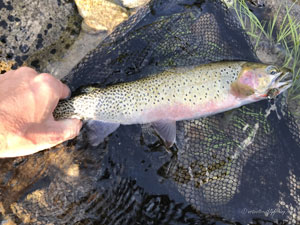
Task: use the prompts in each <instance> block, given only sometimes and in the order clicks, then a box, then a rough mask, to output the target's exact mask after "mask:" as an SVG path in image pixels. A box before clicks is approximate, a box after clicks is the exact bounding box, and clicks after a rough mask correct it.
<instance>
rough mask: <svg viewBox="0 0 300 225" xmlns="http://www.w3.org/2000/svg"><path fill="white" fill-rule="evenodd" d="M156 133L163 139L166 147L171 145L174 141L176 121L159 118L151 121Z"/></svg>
mask: <svg viewBox="0 0 300 225" xmlns="http://www.w3.org/2000/svg"><path fill="white" fill-rule="evenodd" d="M151 125H152V126H153V127H154V129H155V130H156V132H157V133H158V135H159V136H160V137H161V138H162V139H163V141H164V142H165V144H166V146H167V147H172V145H173V144H174V143H175V141H176V121H170V120H160V121H156V122H152V123H151Z"/></svg>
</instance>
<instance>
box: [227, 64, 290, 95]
mask: <svg viewBox="0 0 300 225" xmlns="http://www.w3.org/2000/svg"><path fill="white" fill-rule="evenodd" d="M292 80H293V75H292V73H291V71H290V70H289V69H287V68H283V69H278V68H277V67H276V66H273V65H266V64H261V63H249V62H247V63H245V64H243V65H242V69H241V72H240V74H239V75H238V78H237V80H236V81H234V82H233V83H232V84H231V93H232V94H233V95H235V96H236V97H239V98H245V97H250V96H251V97H253V98H254V99H257V100H258V99H263V98H275V97H276V96H277V95H279V94H280V93H282V92H284V91H285V90H287V89H288V88H289V87H290V86H291V85H292Z"/></svg>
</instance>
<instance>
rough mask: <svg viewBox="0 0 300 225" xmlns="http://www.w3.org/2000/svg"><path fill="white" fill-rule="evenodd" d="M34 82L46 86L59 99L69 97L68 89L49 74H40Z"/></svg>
mask: <svg viewBox="0 0 300 225" xmlns="http://www.w3.org/2000/svg"><path fill="white" fill-rule="evenodd" d="M35 81H37V82H43V83H45V84H48V85H49V87H51V88H52V89H53V91H56V93H57V95H58V97H59V99H64V98H68V97H69V96H70V95H71V91H70V89H69V87H68V86H67V85H65V84H64V83H62V82H61V81H60V80H58V79H56V78H55V77H54V76H52V75H51V74H49V73H41V74H40V75H38V76H37V78H36V79H35Z"/></svg>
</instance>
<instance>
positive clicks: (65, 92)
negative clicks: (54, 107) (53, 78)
mask: <svg viewBox="0 0 300 225" xmlns="http://www.w3.org/2000/svg"><path fill="white" fill-rule="evenodd" d="M59 82H60V81H59ZM60 83H61V84H62V94H61V96H60V99H65V98H69V97H70V96H71V90H70V88H69V87H68V86H67V85H65V84H64V83H62V82H60Z"/></svg>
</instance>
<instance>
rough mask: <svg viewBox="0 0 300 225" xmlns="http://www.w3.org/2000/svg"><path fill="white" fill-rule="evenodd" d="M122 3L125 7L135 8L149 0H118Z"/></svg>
mask: <svg viewBox="0 0 300 225" xmlns="http://www.w3.org/2000/svg"><path fill="white" fill-rule="evenodd" d="M120 1H121V3H122V5H123V6H125V7H127V8H131V9H132V8H137V7H140V6H143V5H145V4H147V3H148V2H149V1H150V0H120Z"/></svg>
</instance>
